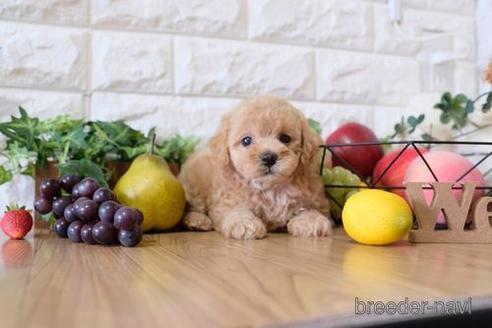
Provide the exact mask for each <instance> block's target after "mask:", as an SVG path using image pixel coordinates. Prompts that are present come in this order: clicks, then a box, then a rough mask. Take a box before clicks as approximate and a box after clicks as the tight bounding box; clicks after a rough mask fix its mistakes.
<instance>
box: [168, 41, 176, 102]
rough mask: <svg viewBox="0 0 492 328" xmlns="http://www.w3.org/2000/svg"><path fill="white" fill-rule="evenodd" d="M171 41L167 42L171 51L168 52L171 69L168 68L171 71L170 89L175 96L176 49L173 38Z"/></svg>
mask: <svg viewBox="0 0 492 328" xmlns="http://www.w3.org/2000/svg"><path fill="white" fill-rule="evenodd" d="M170 39H171V40H170V41H169V42H170V45H171V51H170V52H169V55H170V57H171V67H170V70H171V89H172V91H173V93H174V94H176V91H177V90H176V53H175V49H176V43H175V42H174V37H171V38H170Z"/></svg>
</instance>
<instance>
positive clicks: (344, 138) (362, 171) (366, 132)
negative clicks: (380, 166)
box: [326, 122, 384, 178]
mask: <svg viewBox="0 0 492 328" xmlns="http://www.w3.org/2000/svg"><path fill="white" fill-rule="evenodd" d="M359 142H379V140H378V138H377V137H376V135H375V134H374V132H373V131H372V130H371V129H369V128H368V127H367V126H364V125H362V124H359V123H355V122H348V123H345V124H343V125H342V126H341V127H339V128H338V129H336V130H335V131H334V132H333V133H332V134H330V135H329V136H328V138H326V144H327V145H329V144H353V143H359ZM331 151H332V152H333V153H334V154H337V155H338V156H340V157H341V158H343V159H344V160H345V161H346V162H347V163H348V164H350V166H352V168H353V169H354V170H355V171H356V172H354V173H358V174H359V175H360V176H362V177H364V178H366V177H368V176H370V175H371V174H372V170H373V169H374V166H376V163H377V162H378V161H379V160H380V159H381V157H383V155H384V152H383V147H382V146H381V145H371V146H352V147H333V148H331ZM333 166H343V167H345V168H347V169H350V167H349V166H348V165H346V164H345V163H344V162H343V161H341V160H340V159H339V158H338V157H337V156H335V155H333Z"/></svg>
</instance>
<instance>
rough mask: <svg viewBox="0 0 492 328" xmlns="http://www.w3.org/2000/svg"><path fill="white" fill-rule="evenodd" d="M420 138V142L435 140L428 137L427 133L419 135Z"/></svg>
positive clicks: (430, 136)
mask: <svg viewBox="0 0 492 328" xmlns="http://www.w3.org/2000/svg"><path fill="white" fill-rule="evenodd" d="M420 137H421V138H422V140H424V141H433V140H435V139H434V137H433V136H432V135H430V134H429V133H422V134H421V135H420Z"/></svg>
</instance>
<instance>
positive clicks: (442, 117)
mask: <svg viewBox="0 0 492 328" xmlns="http://www.w3.org/2000/svg"><path fill="white" fill-rule="evenodd" d="M439 120H440V121H441V123H442V124H448V123H449V122H450V121H451V116H450V115H449V114H448V113H441V115H440V116H439Z"/></svg>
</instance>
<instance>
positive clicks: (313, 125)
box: [308, 118, 322, 135]
mask: <svg viewBox="0 0 492 328" xmlns="http://www.w3.org/2000/svg"><path fill="white" fill-rule="evenodd" d="M308 125H309V128H310V129H311V130H312V131H313V132H314V133H316V134H318V135H321V131H322V129H321V124H320V123H319V122H318V121H316V120H314V119H312V118H308Z"/></svg>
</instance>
